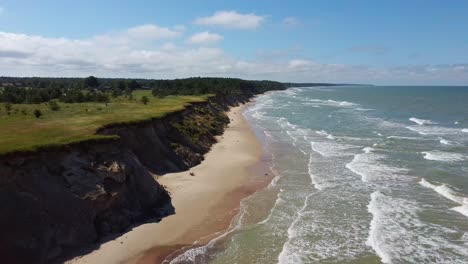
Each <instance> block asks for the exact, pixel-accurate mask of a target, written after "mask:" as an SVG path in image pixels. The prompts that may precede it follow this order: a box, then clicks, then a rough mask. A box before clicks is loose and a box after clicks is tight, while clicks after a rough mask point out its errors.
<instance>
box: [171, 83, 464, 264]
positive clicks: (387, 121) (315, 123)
mask: <svg viewBox="0 0 468 264" xmlns="http://www.w3.org/2000/svg"><path fill="white" fill-rule="evenodd" d="M244 115H245V117H246V119H247V120H248V122H249V123H250V124H251V126H252V127H253V128H254V130H255V132H256V134H257V136H258V137H259V139H260V140H261V142H262V144H263V147H264V152H265V157H266V158H265V162H267V163H268V164H269V166H270V167H271V171H272V172H273V173H274V179H273V180H272V181H271V183H270V184H269V185H268V187H266V188H265V189H262V190H259V191H257V192H256V193H255V194H253V195H251V196H249V197H247V198H245V199H244V200H242V202H241V207H240V211H239V214H238V215H237V216H236V217H235V218H234V219H233V221H232V223H231V226H230V228H229V229H228V230H227V231H226V232H221V233H219V234H217V235H216V236H215V237H214V238H213V239H212V240H211V241H210V242H209V243H208V244H204V245H201V246H197V247H192V248H191V249H189V250H186V251H185V252H183V253H181V254H180V255H179V256H177V257H176V258H175V259H173V260H172V261H171V263H220V264H221V263H222V264H228V263H229V264H231V263H239V264H240V263H282V264H283V263H284V264H286V263H451V264H452V263H453V264H456V263H468V87H427V86H425V87H423V86H420V87H416V86H333V87H301V88H290V89H287V90H284V91H275V92H269V93H266V94H263V95H260V96H258V97H256V99H255V103H254V104H253V105H252V106H250V107H249V108H248V109H246V110H245V112H244Z"/></svg>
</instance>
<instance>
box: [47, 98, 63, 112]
mask: <svg viewBox="0 0 468 264" xmlns="http://www.w3.org/2000/svg"><path fill="white" fill-rule="evenodd" d="M49 108H50V110H52V111H54V112H55V111H58V110H60V105H59V104H58V103H57V101H55V100H53V101H50V102H49Z"/></svg>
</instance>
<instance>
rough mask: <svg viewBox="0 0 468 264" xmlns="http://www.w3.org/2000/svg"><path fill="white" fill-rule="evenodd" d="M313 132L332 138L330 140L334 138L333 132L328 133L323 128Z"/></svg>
mask: <svg viewBox="0 0 468 264" xmlns="http://www.w3.org/2000/svg"><path fill="white" fill-rule="evenodd" d="M315 133H317V134H319V135H321V136H325V137H326V138H328V139H332V140H334V139H335V136H333V134H331V133H328V132H327V131H325V130H319V131H315Z"/></svg>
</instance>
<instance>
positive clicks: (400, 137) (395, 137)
mask: <svg viewBox="0 0 468 264" xmlns="http://www.w3.org/2000/svg"><path fill="white" fill-rule="evenodd" d="M387 138H388V139H408V140H419V139H421V138H417V137H403V136H388V137H387Z"/></svg>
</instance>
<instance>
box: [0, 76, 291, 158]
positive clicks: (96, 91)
mask: <svg viewBox="0 0 468 264" xmlns="http://www.w3.org/2000/svg"><path fill="white" fill-rule="evenodd" d="M284 88H285V85H284V84H282V83H279V82H272V81H246V80H241V79H234V78H200V77H198V78H188V79H176V80H147V79H132V80H130V79H106V78H102V79H98V78H96V77H93V76H90V77H87V78H21V77H0V104H2V103H3V106H1V107H0V128H1V129H0V155H1V154H6V153H12V152H18V151H34V150H37V149H40V148H44V147H48V146H61V145H67V144H71V143H75V142H82V141H87V140H101V139H112V138H115V137H116V136H112V135H111V136H109V135H98V134H96V132H97V130H99V129H100V128H103V127H106V126H109V125H113V124H127V123H134V122H141V121H145V120H149V119H152V118H159V117H162V116H164V115H166V114H167V113H171V112H174V111H177V110H181V109H183V108H184V107H185V106H186V105H188V104H189V103H191V102H201V101H205V100H206V99H207V98H208V97H209V96H208V94H210V95H219V96H221V97H226V98H229V97H231V96H238V95H241V96H242V98H248V97H250V96H251V95H254V94H258V93H262V92H265V91H269V90H281V89H284ZM197 111H202V110H197ZM200 114H204V113H200ZM201 116H204V115H201ZM200 118H201V117H200ZM200 118H194V119H188V120H184V123H183V124H182V125H181V127H180V129H181V131H183V132H184V133H186V134H187V135H188V136H190V137H191V139H192V140H193V141H196V140H198V138H199V137H200V136H201V135H203V134H205V132H207V131H209V130H210V131H216V130H217V129H219V128H220V127H221V126H222V124H217V123H216V122H215V121H216V120H217V119H216V118H213V119H212V117H211V116H210V115H209V114H208V115H205V116H204V118H205V119H203V120H201V119H200ZM200 124H203V129H205V130H206V131H201V130H200V128H198V129H194V127H195V126H200ZM203 129H202V130H203Z"/></svg>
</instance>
